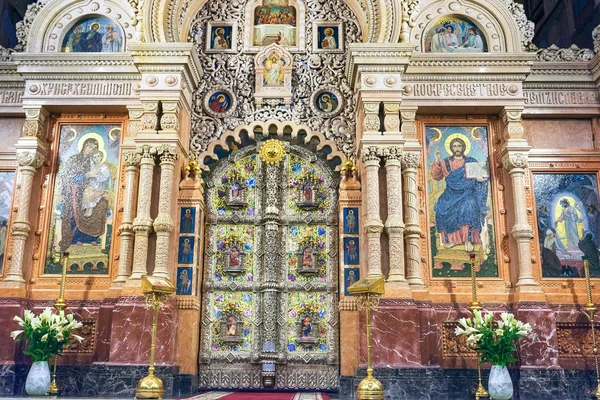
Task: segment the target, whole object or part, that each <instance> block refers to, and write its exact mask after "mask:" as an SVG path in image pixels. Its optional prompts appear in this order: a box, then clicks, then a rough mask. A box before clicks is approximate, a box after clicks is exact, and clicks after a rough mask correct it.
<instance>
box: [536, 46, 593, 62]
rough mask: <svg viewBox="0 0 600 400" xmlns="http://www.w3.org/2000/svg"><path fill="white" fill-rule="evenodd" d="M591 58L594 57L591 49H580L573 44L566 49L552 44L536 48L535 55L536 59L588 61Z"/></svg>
mask: <svg viewBox="0 0 600 400" xmlns="http://www.w3.org/2000/svg"><path fill="white" fill-rule="evenodd" d="M592 58H594V52H593V51H592V50H590V49H580V48H579V47H577V45H575V44H573V45H571V47H569V48H566V49H561V48H559V47H558V46H556V45H554V44H553V45H551V46H550V47H548V48H547V49H540V50H538V51H537V53H536V57H535V59H536V60H537V61H590V60H591V59H592Z"/></svg>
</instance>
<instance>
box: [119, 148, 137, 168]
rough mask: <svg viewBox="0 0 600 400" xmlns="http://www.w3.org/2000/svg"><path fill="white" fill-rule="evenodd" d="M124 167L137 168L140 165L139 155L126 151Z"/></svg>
mask: <svg viewBox="0 0 600 400" xmlns="http://www.w3.org/2000/svg"><path fill="white" fill-rule="evenodd" d="M123 158H124V159H125V165H126V166H127V167H139V165H140V158H141V156H140V154H139V153H137V152H135V151H128V152H126V153H125V155H124V157H123Z"/></svg>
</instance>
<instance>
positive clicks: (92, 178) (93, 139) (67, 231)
mask: <svg viewBox="0 0 600 400" xmlns="http://www.w3.org/2000/svg"><path fill="white" fill-rule="evenodd" d="M77 147H78V150H79V151H78V152H77V153H76V154H74V155H71V156H70V157H69V158H67V160H66V161H65V162H63V163H61V165H60V172H59V176H58V179H59V182H58V183H59V185H60V196H61V197H60V209H61V212H62V225H61V229H60V242H59V247H60V251H61V252H63V251H67V249H68V248H69V247H70V246H72V245H76V246H82V245H93V246H97V245H99V244H100V243H101V237H102V235H104V234H105V232H106V225H107V221H108V217H109V214H110V207H111V203H112V199H113V190H112V187H113V186H114V185H113V180H114V179H115V175H116V167H115V166H114V165H112V164H110V163H108V162H107V161H106V159H107V156H108V154H107V150H105V149H104V147H105V146H104V139H103V138H102V137H101V136H100V135H98V134H96V133H89V134H86V135H84V136H83V137H82V138H81V139H80V141H79V144H78V146H77ZM57 206H58V205H57Z"/></svg>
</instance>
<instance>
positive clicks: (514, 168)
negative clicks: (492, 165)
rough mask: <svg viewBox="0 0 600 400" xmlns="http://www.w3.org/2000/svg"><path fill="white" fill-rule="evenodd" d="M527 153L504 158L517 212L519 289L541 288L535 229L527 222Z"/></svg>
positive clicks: (536, 290) (534, 289)
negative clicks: (535, 271)
mask: <svg viewBox="0 0 600 400" xmlns="http://www.w3.org/2000/svg"><path fill="white" fill-rule="evenodd" d="M527 161H528V155H527V153H507V154H505V156H504V158H503V164H504V167H505V168H506V169H507V170H508V173H509V175H510V179H511V181H512V189H513V206H514V208H513V209H514V212H515V225H514V226H513V228H512V230H511V234H512V237H513V239H515V242H516V243H517V257H518V259H519V280H518V282H517V285H516V286H517V288H518V290H519V291H535V292H538V291H540V290H541V289H540V288H539V284H538V283H537V282H536V281H535V279H534V278H533V268H532V266H531V239H533V229H532V228H531V226H530V225H529V224H528V223H527V205H526V200H525V171H526V169H527Z"/></svg>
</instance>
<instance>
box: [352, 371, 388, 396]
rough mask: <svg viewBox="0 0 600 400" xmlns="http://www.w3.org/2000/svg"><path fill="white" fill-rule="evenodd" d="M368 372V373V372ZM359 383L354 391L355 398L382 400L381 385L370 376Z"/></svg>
mask: <svg viewBox="0 0 600 400" xmlns="http://www.w3.org/2000/svg"><path fill="white" fill-rule="evenodd" d="M369 372H370V371H369ZM371 374H372V372H370V373H369V374H368V376H367V377H366V378H365V379H363V380H362V381H360V383H359V384H358V388H357V389H356V398H357V399H360V400H383V385H382V384H381V382H379V381H378V380H377V379H375V378H373V376H372V375H371Z"/></svg>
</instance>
